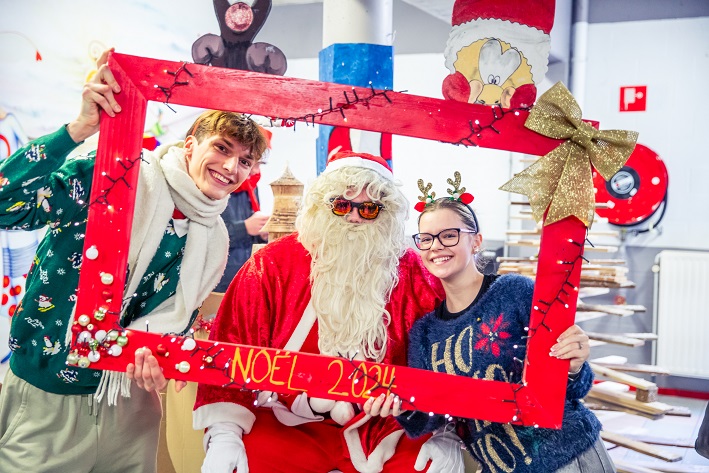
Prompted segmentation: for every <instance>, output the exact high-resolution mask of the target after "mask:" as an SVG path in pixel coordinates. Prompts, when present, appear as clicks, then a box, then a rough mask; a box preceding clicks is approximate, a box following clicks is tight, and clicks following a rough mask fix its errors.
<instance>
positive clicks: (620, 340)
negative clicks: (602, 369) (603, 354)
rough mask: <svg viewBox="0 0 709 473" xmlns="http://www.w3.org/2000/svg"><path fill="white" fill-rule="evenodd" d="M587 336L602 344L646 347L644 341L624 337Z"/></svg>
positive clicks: (591, 333)
mask: <svg viewBox="0 0 709 473" xmlns="http://www.w3.org/2000/svg"><path fill="white" fill-rule="evenodd" d="M586 335H588V338H590V339H591V340H600V341H602V342H606V343H615V344H616V345H623V346H626V347H641V346H643V345H645V341H644V340H639V339H637V338H631V337H624V336H623V335H617V334H610V333H600V332H586Z"/></svg>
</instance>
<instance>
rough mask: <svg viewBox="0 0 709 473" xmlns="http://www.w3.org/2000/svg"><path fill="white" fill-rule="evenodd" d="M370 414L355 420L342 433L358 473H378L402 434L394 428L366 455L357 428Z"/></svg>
mask: <svg viewBox="0 0 709 473" xmlns="http://www.w3.org/2000/svg"><path fill="white" fill-rule="evenodd" d="M371 418H372V416H370V415H365V416H363V417H362V418H361V419H359V420H358V421H357V422H354V423H353V424H351V425H350V426H348V427H347V428H346V429H345V431H344V432H343V433H342V436H343V437H344V439H345V443H346V444H347V450H349V452H350V460H351V461H352V466H354V467H355V469H356V470H357V471H358V472H360V473H379V472H380V471H382V469H383V468H384V463H386V461H387V460H389V459H390V458H391V457H392V456H393V455H394V453H395V452H396V445H397V444H398V443H399V439H400V438H401V436H402V435H404V431H403V430H396V431H394V432H392V433H390V434H389V435H387V436H386V437H384V438H383V439H382V440H381V442H379V445H377V446H376V447H375V448H374V450H373V451H372V452H371V453H370V454H369V456H366V455H365V454H364V449H362V441H361V440H360V438H359V431H358V430H357V428H358V427H359V426H360V425H362V424H364V423H365V422H367V421H368V420H369V419H371Z"/></svg>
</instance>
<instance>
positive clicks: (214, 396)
mask: <svg viewBox="0 0 709 473" xmlns="http://www.w3.org/2000/svg"><path fill="white" fill-rule="evenodd" d="M310 265H311V257H310V254H309V253H308V252H307V251H306V250H305V248H304V247H303V245H301V244H300V243H299V242H298V240H297V234H292V235H288V236H285V237H282V238H279V239H278V240H276V241H274V242H272V243H270V244H269V245H268V246H267V247H266V248H264V249H262V250H260V251H258V252H257V253H256V254H254V256H253V257H252V258H251V259H250V260H249V261H247V262H246V264H245V265H244V266H243V267H242V269H241V270H240V271H239V273H237V275H236V277H235V278H234V280H233V281H232V283H231V285H230V286H229V289H228V290H227V292H226V294H225V296H224V300H223V302H222V304H221V306H220V308H219V311H218V312H217V316H216V318H215V320H214V324H213V326H212V331H211V334H210V339H212V340H219V341H224V342H230V343H239V344H244V345H252V346H263V347H270V348H283V347H285V345H286V343H287V342H288V341H289V339H290V338H291V335H292V334H293V332H294V331H295V329H296V326H297V325H298V322H299V321H300V319H301V316H302V315H303V312H304V311H305V309H306V306H307V305H308V303H309V302H310V289H311V288H310ZM365 277H366V276H365ZM443 298H444V292H443V288H442V286H441V285H440V282H439V281H438V279H436V278H435V277H433V276H431V275H430V274H429V273H428V272H427V271H426V269H425V268H424V267H423V264H422V262H421V259H420V257H419V256H418V255H417V254H416V252H415V251H413V250H410V249H409V250H407V251H406V252H405V254H404V255H403V256H402V258H401V260H400V264H399V282H398V284H397V285H396V287H395V288H394V290H393V291H392V294H391V298H390V300H389V303H388V304H387V305H386V309H387V310H388V311H389V314H390V316H391V323H390V324H389V328H388V342H387V350H386V354H385V356H384V359H383V360H382V362H383V363H387V364H394V365H402V366H406V354H407V346H408V331H409V329H410V328H411V326H412V325H413V323H414V321H415V320H416V319H418V318H419V317H421V316H423V315H425V314H426V313H427V312H430V311H431V310H433V309H434V308H435V307H436V306H437V305H438V304H440V303H441V301H442V300H443ZM317 336H318V328H317V321H316V322H315V324H314V326H313V327H312V329H311V330H310V332H309V333H308V335H307V337H306V338H305V341H304V343H303V346H302V347H301V348H300V349H299V351H301V352H306V353H319V350H318V343H317V342H318V341H317ZM288 397H290V396H280V397H279V400H280V401H285V402H286V403H288V402H289V399H288ZM254 399H255V398H254V395H253V394H252V393H250V392H243V391H240V390H238V389H226V388H222V387H219V386H214V385H200V386H199V389H198V391H197V401H196V403H195V426H198V427H199V426H208V425H210V424H211V423H213V422H219V421H221V422H224V421H233V422H235V423H237V424H238V425H240V426H241V427H242V428H243V429H244V432H245V433H248V432H249V431H250V430H251V426H252V425H253V422H254V420H255V417H254V415H253V414H252V412H254V410H255V409H262V408H257V407H255V406H254ZM290 401H292V399H290ZM215 403H220V406H221V407H226V409H224V408H222V409H220V411H219V417H218V418H211V415H210V414H209V413H208V411H209V409H208V408H209V405H211V404H215ZM224 403H233V405H231V406H230V405H228V404H226V405H225V404H224ZM205 407H206V408H207V409H205ZM247 410H248V411H247ZM355 421H357V418H356V419H354V420H353V422H355ZM360 423H361V422H360ZM399 429H400V427H399V426H398V424H397V423H396V421H395V420H394V419H393V418H392V417H388V418H384V419H382V418H379V417H376V418H372V419H371V420H369V421H368V422H366V423H365V425H363V426H361V427H359V434H360V438H361V439H362V447H363V450H364V453H365V455H369V453H370V452H371V451H372V450H373V449H374V448H375V447H376V446H377V445H378V444H379V442H380V441H381V440H382V439H383V438H384V437H385V436H386V435H388V434H390V433H391V432H393V431H394V430H399Z"/></svg>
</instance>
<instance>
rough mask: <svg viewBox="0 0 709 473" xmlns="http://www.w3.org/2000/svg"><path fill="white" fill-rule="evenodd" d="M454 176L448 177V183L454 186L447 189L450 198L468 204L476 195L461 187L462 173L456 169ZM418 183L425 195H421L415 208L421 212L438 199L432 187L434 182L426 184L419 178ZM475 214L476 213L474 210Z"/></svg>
mask: <svg viewBox="0 0 709 473" xmlns="http://www.w3.org/2000/svg"><path fill="white" fill-rule="evenodd" d="M453 177H454V179H455V180H453V179H451V178H448V181H447V182H448V184H450V185H451V186H453V187H452V188H451V189H447V191H448V195H449V196H450V197H449V199H450V200H457V201H458V202H461V203H463V204H465V205H466V206H467V205H468V204H470V203H471V202H472V201H473V200H474V199H475V197H473V195H472V194H470V193H468V192H465V187H460V173H459V172H458V171H455V172H454V173H453ZM418 185H419V190H421V193H422V194H423V195H421V196H419V198H418V199H419V202H418V203H417V204H416V205H415V206H414V209H416V210H418V211H419V212H423V211H424V209H425V208H426V207H427V206H428V205H431V204H432V203H433V202H434V201H435V200H436V193H435V192H431V187H433V184H431V183H430V182H429V183H428V184H427V185H426V186H424V185H423V179H419V180H418ZM468 208H470V207H468ZM470 211H471V212H473V210H472V209H470ZM473 215H475V213H474V212H473Z"/></svg>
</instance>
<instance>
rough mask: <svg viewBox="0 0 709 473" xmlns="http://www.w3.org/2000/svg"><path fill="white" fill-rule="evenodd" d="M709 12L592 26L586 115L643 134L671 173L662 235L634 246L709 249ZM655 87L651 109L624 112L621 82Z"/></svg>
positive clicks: (639, 239) (644, 237)
mask: <svg viewBox="0 0 709 473" xmlns="http://www.w3.org/2000/svg"><path fill="white" fill-rule="evenodd" d="M707 31H709V18H707V17H702V18H691V19H675V20H653V21H636V22H621V23H602V24H591V25H590V26H589V38H588V48H589V49H588V63H587V69H586V71H587V76H586V86H587V89H586V100H585V110H584V115H585V116H586V117H588V118H593V119H596V120H599V121H600V122H601V128H602V129H630V130H636V131H638V132H640V137H639V140H638V141H639V142H640V143H642V144H644V145H646V146H648V147H649V148H651V149H652V150H654V151H655V152H656V153H658V154H659V155H660V157H661V158H662V159H663V161H664V162H665V164H666V165H667V169H668V174H669V195H668V197H669V204H668V210H667V213H666V214H665V217H664V219H663V221H662V224H661V225H662V233H661V234H658V233H654V234H645V235H641V236H640V237H637V238H631V239H630V240H629V241H628V244H631V245H638V246H653V247H673V248H686V249H704V250H706V249H709V238H707V235H709V218H708V217H709V211H707V203H708V202H709V185H708V183H709V159H708V153H707V145H706V139H707V136H708V134H707V133H708V131H707V127H709V120H707V116H706V108H707V105H709V89H708V88H707V86H706V78H707V77H709V34H707ZM633 85H647V87H648V88H647V111H646V112H619V94H620V87H621V86H633Z"/></svg>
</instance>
